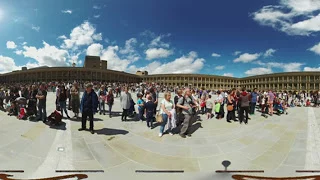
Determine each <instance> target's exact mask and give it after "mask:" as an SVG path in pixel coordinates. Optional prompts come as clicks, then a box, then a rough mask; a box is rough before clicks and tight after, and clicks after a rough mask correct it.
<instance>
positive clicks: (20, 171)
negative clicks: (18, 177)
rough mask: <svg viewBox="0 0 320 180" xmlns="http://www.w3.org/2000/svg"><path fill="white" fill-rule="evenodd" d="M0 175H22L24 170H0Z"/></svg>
mask: <svg viewBox="0 0 320 180" xmlns="http://www.w3.org/2000/svg"><path fill="white" fill-rule="evenodd" d="M0 173H24V170H0Z"/></svg>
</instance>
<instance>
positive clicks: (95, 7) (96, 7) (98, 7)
mask: <svg viewBox="0 0 320 180" xmlns="http://www.w3.org/2000/svg"><path fill="white" fill-rule="evenodd" d="M92 8H93V9H101V7H100V6H97V5H94V6H93V7H92Z"/></svg>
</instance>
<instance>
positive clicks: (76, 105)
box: [71, 88, 80, 113]
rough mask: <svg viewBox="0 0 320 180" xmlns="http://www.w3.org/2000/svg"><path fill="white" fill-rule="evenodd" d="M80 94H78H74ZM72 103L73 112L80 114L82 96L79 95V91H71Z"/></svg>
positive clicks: (74, 89) (73, 89) (75, 89)
mask: <svg viewBox="0 0 320 180" xmlns="http://www.w3.org/2000/svg"><path fill="white" fill-rule="evenodd" d="M76 92H78V94H73V93H76ZM71 103H72V111H73V112H74V113H79V109H80V95H79V89H77V88H72V89H71Z"/></svg>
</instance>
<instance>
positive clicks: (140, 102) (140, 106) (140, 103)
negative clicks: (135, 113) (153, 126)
mask: <svg viewBox="0 0 320 180" xmlns="http://www.w3.org/2000/svg"><path fill="white" fill-rule="evenodd" d="M142 96H143V95H142V94H140V93H138V100H137V104H138V110H139V120H141V121H143V120H144V117H143V114H144V104H145V102H144V100H143V99H142Z"/></svg>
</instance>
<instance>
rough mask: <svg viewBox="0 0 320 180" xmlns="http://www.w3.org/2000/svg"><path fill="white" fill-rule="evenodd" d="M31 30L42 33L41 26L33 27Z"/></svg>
mask: <svg viewBox="0 0 320 180" xmlns="http://www.w3.org/2000/svg"><path fill="white" fill-rule="evenodd" d="M31 29H33V30H35V31H37V32H39V31H40V27H39V26H34V25H32V26H31Z"/></svg>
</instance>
